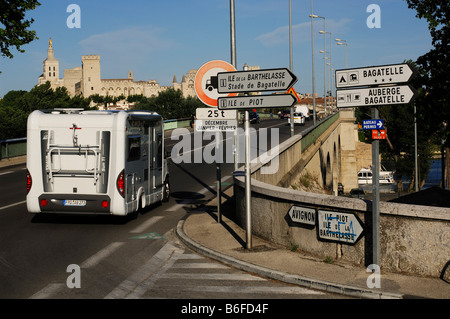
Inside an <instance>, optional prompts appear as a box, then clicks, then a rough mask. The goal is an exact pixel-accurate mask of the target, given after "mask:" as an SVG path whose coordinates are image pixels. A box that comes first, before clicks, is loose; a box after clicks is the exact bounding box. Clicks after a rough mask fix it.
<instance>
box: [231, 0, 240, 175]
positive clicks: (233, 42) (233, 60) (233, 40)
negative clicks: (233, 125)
mask: <svg viewBox="0 0 450 319" xmlns="http://www.w3.org/2000/svg"><path fill="white" fill-rule="evenodd" d="M230 48H231V64H232V65H233V66H234V67H235V68H236V23H235V11H234V0H230ZM236 121H238V122H239V111H238V110H236ZM237 144H238V136H237V130H235V131H234V170H235V171H237V170H238V167H239V163H238V160H239V158H238V152H237Z"/></svg>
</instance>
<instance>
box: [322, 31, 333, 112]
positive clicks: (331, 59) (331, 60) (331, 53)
mask: <svg viewBox="0 0 450 319" xmlns="http://www.w3.org/2000/svg"><path fill="white" fill-rule="evenodd" d="M319 33H320V34H323V35H324V36H325V34H329V35H330V63H327V64H329V65H330V95H331V99H332V100H333V91H332V90H333V87H332V77H331V70H332V67H333V46H332V40H331V32H327V31H325V30H321V31H319ZM330 103H331V102H330ZM331 105H332V103H331ZM325 115H327V110H326V108H325Z"/></svg>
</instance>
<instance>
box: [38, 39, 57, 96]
mask: <svg viewBox="0 0 450 319" xmlns="http://www.w3.org/2000/svg"><path fill="white" fill-rule="evenodd" d="M47 81H49V82H50V84H51V88H52V89H55V88H57V87H58V86H59V84H60V83H59V82H60V81H59V61H58V60H57V59H56V58H55V56H54V55H53V46H52V39H51V38H50V39H49V41H48V49H47V58H46V59H45V60H44V63H43V72H42V76H41V77H40V78H39V84H44V83H45V82H47Z"/></svg>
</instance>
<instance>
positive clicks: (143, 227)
mask: <svg viewBox="0 0 450 319" xmlns="http://www.w3.org/2000/svg"><path fill="white" fill-rule="evenodd" d="M163 218H164V216H153V217H151V218H149V219H147V220H146V221H145V222H143V223H142V224H140V225H139V226H138V227H136V228H135V229H133V230H132V231H130V233H133V234H135V233H142V232H144V231H145V230H146V229H147V228H150V227H151V226H153V225H154V224H156V223H157V222H159V221H160V220H161V219H163Z"/></svg>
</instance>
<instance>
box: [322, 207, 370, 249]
mask: <svg viewBox="0 0 450 319" xmlns="http://www.w3.org/2000/svg"><path fill="white" fill-rule="evenodd" d="M317 226H318V235H319V238H320V239H323V240H331V241H337V242H340V243H347V244H355V243H356V242H357V241H358V240H359V239H360V237H361V236H362V234H363V232H364V225H363V224H362V223H361V221H360V220H359V218H358V217H357V216H356V215H354V214H350V213H341V212H328V211H323V210H319V211H318V212H317Z"/></svg>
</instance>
